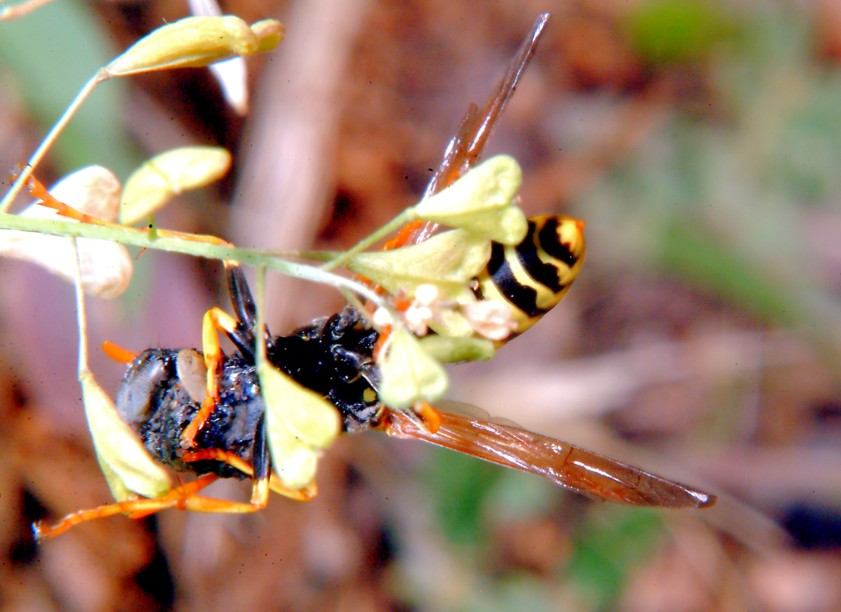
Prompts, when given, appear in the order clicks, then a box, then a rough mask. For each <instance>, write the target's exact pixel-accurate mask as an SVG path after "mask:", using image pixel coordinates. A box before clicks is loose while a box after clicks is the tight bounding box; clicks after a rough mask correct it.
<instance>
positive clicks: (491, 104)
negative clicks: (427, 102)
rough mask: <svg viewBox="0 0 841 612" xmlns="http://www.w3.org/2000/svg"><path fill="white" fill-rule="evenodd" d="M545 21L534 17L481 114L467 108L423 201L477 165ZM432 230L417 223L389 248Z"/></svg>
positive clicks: (432, 225) (432, 226) (411, 241)
mask: <svg viewBox="0 0 841 612" xmlns="http://www.w3.org/2000/svg"><path fill="white" fill-rule="evenodd" d="M548 20H549V13H541V14H540V15H538V17H537V19H536V20H535V22H534V25H533V26H532V29H531V31H530V32H529V33H528V35H527V36H526V37H525V39H523V42H522V43H521V44H520V48H519V49H518V50H517V54H516V55H515V56H514V58H513V59H512V60H511V63H510V64H509V65H508V70H506V72H505V75H504V76H503V77H502V80H501V81H500V82H499V85H497V88H496V90H495V91H494V93H493V94H492V95H491V97H490V99H489V100H488V102H487V104H486V105H485V108H484V109H483V110H482V112H481V113H479V108H478V107H477V106H476V105H475V104H471V105H470V106H469V107H468V109H467V113H466V114H465V115H464V117H463V118H462V120H461V123H460V124H459V128H458V131H457V132H456V134H455V136H453V137H452V138H451V139H450V142H449V143H448V144H447V148H446V149H445V151H444V158H443V159H442V160H441V164H440V165H439V166H438V169H437V170H436V171H435V174H434V175H433V176H432V179H431V180H430V181H429V184H428V185H427V187H426V191H425V192H424V195H423V197H424V198H428V197H429V196H431V195H435V194H436V193H438V192H439V191H441V190H442V189H445V188H446V187H449V186H450V185H452V184H453V183H454V182H455V181H457V180H458V179H459V178H460V177H461V176H462V175H463V174H464V173H465V172H467V171H468V170H470V169H471V168H472V167H473V166H475V165H476V163H477V162H478V161H479V158H480V157H481V156H482V153H483V151H484V150H485V145H486V144H487V142H488V139H489V138H490V137H491V134H492V133H493V131H494V129H495V128H496V125H497V123H499V119H500V117H502V112H503V111H504V110H505V106H506V105H507V104H508V101H509V100H510V99H511V96H513V95H514V92H515V91H516V89H517V84H518V83H519V82H520V77H521V76H522V75H523V72H525V70H526V67H527V66H528V65H529V62H530V61H531V58H532V56H533V55H534V51H535V49H536V48H537V43H538V42H539V41H540V37H541V36H542V35H543V30H544V28H545V26H546V22H547V21H548ZM436 227H437V224H435V223H422V224H421V223H419V224H417V225H415V226H413V229H412V231H411V233H408V235H405V240H404V241H403V242H402V244H396V245H392V246H391V248H396V247H397V246H402V245H403V244H417V243H418V242H423V241H424V240H426V239H427V238H429V237H430V236H431V235H432V234H433V233H434V232H435V229H436Z"/></svg>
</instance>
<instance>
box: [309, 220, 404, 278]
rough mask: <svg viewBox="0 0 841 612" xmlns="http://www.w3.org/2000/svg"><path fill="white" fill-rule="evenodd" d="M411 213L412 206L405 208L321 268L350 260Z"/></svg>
mask: <svg viewBox="0 0 841 612" xmlns="http://www.w3.org/2000/svg"><path fill="white" fill-rule="evenodd" d="M413 213H414V208H407V209H406V210H404V211H403V212H402V213H400V214H399V215H397V216H396V217H394V219H392V220H391V221H389V222H388V223H386V224H385V225H383V226H382V227H381V228H380V229H378V230H377V231H375V232H374V233H373V234H369V235H368V236H366V237H365V238H363V239H362V240H360V241H359V242H357V243H356V244H355V245H354V246H353V247H351V248H350V249H348V250H347V251H343V252H342V253H341V254H340V255H339V256H338V257H335V258H334V259H331V260H330V261H328V262H327V263H326V264H324V265H323V266H321V269H322V270H324V271H327V270H334V269H336V268H340V267H342V266H344V265H345V264H346V263H347V262H348V261H349V260H350V258H351V257H353V256H354V255H356V254H357V253H361V252H362V251H364V250H365V249H367V248H368V247H370V246H372V245H374V244H376V243H377V242H379V241H380V240H382V239H383V238H385V237H386V236H388V235H389V234H392V233H394V232H396V231H397V230H399V229H400V228H401V227H403V226H404V225H405V224H406V223H407V222H409V221H411V220H412V219H413V218H414V217H413V216H412V215H413Z"/></svg>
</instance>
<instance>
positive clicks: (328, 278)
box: [0, 213, 386, 307]
mask: <svg viewBox="0 0 841 612" xmlns="http://www.w3.org/2000/svg"><path fill="white" fill-rule="evenodd" d="M4 229H7V230H18V231H23V232H35V233H39V234H47V235H51V236H64V237H69V238H93V239H98V240H108V241H110V242H117V243H119V244H125V245H130V246H136V247H141V248H146V249H154V250H159V251H168V252H170V253H181V254H183V255H193V256H196V257H204V258H207V259H218V260H225V259H230V260H233V261H237V262H239V263H244V264H249V265H252V266H256V267H265V268H267V269H271V270H274V271H276V272H280V273H281V274H285V275H287V276H293V277H295V278H300V279H302V280H307V281H311V282H315V283H322V284H325V285H329V286H331V287H335V288H337V289H348V290H350V291H352V292H354V293H355V294H357V295H361V296H363V297H364V298H365V299H366V300H369V301H371V302H374V303H375V304H377V305H378V306H383V307H385V306H386V304H385V302H384V301H383V299H382V298H381V297H380V296H378V295H377V294H376V292H375V291H372V290H371V289H370V288H369V287H367V286H366V285H364V284H362V283H359V282H357V281H355V280H353V279H350V278H345V277H344V276H340V275H338V274H333V273H331V272H328V271H326V270H324V269H322V268H318V267H315V266H311V265H307V264H302V263H296V262H292V261H287V260H284V259H278V258H276V257H273V256H271V255H269V254H267V253H266V252H264V251H259V250H256V249H244V248H239V247H234V246H225V245H220V244H213V243H209V242H202V241H200V240H188V239H185V238H174V237H168V236H166V235H163V234H162V233H159V234H158V237H157V238H156V239H154V240H153V239H152V238H150V237H149V234H148V233H147V232H146V231H145V230H138V229H135V228H131V227H120V226H116V225H115V226H107V227H106V226H102V225H92V224H89V223H77V222H75V221H63V220H52V219H36V218H32V217H22V216H20V215H10V214H2V213H0V230H4Z"/></svg>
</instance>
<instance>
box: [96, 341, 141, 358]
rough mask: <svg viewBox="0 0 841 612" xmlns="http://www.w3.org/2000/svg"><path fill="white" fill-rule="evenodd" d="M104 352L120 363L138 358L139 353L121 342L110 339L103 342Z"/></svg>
mask: <svg viewBox="0 0 841 612" xmlns="http://www.w3.org/2000/svg"><path fill="white" fill-rule="evenodd" d="M102 352H103V353H105V354H106V355H107V356H108V357H110V358H111V359H113V360H114V361H117V362H119V363H131V362H132V361H134V360H135V359H136V358H137V353H135V352H134V351H130V350H128V349H127V348H123V347H122V346H120V345H119V344H114V343H113V342H111V341H110V340H106V341H104V342H103V343H102Z"/></svg>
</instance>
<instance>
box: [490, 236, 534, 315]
mask: <svg viewBox="0 0 841 612" xmlns="http://www.w3.org/2000/svg"><path fill="white" fill-rule="evenodd" d="M488 274H490V276H491V278H492V279H493V283H494V285H496V287H497V289H499V292H500V293H502V295H504V296H505V298H506V299H507V300H508V301H509V302H511V303H512V304H513V305H514V306H516V307H517V308H519V309H520V310H522V311H523V313H525V315H526V316H527V317H536V316H538V315H542V314H544V313H546V312H547V310H546V309H543V308H538V306H537V291H535V290H534V289H532V288H531V287H527V286H525V285H523V284H522V283H520V281H518V280H517V279H516V278H515V277H514V273H513V272H512V271H511V266H510V265H509V264H508V262H507V261H506V259H505V247H504V246H502V245H501V244H499V243H497V242H494V243H493V244H492V245H491V259H490V261H489V262H488Z"/></svg>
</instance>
